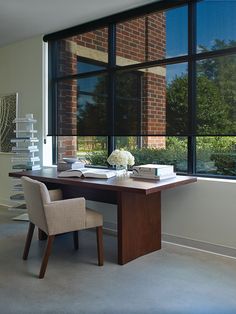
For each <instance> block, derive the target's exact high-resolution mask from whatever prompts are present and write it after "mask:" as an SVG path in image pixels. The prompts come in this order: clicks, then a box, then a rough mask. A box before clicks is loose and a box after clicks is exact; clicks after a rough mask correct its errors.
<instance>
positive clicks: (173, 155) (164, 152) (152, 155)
mask: <svg viewBox="0 0 236 314" xmlns="http://www.w3.org/2000/svg"><path fill="white" fill-rule="evenodd" d="M116 147H117V148H119V149H120V148H122V149H126V150H129V151H130V152H131V153H132V155H133V156H134V157H135V164H136V165H144V164H151V163H156V164H171V165H174V168H175V171H176V172H181V173H186V172H187V138H186V137H165V136H143V137H134V136H129V137H126V136H123V137H116Z"/></svg>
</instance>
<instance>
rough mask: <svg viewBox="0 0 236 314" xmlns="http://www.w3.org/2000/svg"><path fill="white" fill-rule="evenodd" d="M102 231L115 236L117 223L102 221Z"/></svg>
mask: <svg viewBox="0 0 236 314" xmlns="http://www.w3.org/2000/svg"><path fill="white" fill-rule="evenodd" d="M103 231H104V232H105V233H107V234H110V235H113V236H117V224H116V223H113V222H107V221H104V223H103Z"/></svg>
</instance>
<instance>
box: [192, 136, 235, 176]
mask: <svg viewBox="0 0 236 314" xmlns="http://www.w3.org/2000/svg"><path fill="white" fill-rule="evenodd" d="M196 154H197V173H198V174H208V175H209V174H211V175H224V176H235V175H236V137H233V136H224V137H219V136H217V137H197V150H196Z"/></svg>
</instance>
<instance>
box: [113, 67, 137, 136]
mask: <svg viewBox="0 0 236 314" xmlns="http://www.w3.org/2000/svg"><path fill="white" fill-rule="evenodd" d="M141 77H142V74H141V73H140V71H135V72H126V73H120V74H117V76H116V105H115V134H119V135H122V134H124V135H128V134H131V135H132V134H135V135H136V134H140V126H141V124H140V123H141V120H140V119H141V117H140V114H141Z"/></svg>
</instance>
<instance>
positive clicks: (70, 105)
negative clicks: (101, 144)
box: [58, 13, 166, 159]
mask: <svg viewBox="0 0 236 314" xmlns="http://www.w3.org/2000/svg"><path fill="white" fill-rule="evenodd" d="M116 37H117V46H116V54H117V64H118V65H120V66H122V65H126V64H133V63H140V62H145V61H153V60H157V59H163V58H164V57H165V46H166V42H165V38H166V34H165V16H164V14H163V13H156V14H151V15H148V16H145V17H141V18H136V19H133V20H129V21H126V22H123V23H120V24H118V25H117V32H116ZM107 52H108V30H107V28H104V29H99V30H96V31H93V32H88V33H84V34H82V35H78V36H74V37H71V38H68V39H66V40H61V41H60V42H59V56H58V58H59V64H60V68H59V75H60V76H64V75H70V74H76V73H77V70H78V69H77V57H78V56H82V57H86V58H88V59H94V60H97V61H102V62H107V60H108V53H107ZM140 71H142V72H143V76H142V86H143V89H142V133H143V134H145V133H146V134H150V133H152V132H153V133H155V134H156V133H158V134H164V133H165V128H166V122H165V116H166V112H165V108H166V94H165V90H166V78H165V67H156V68H150V69H147V70H145V69H143V70H140ZM77 96H78V95H77V83H76V80H74V81H71V80H69V81H68V82H67V81H63V83H62V82H61V83H60V84H59V93H58V104H59V105H58V110H59V112H58V113H59V116H60V119H61V122H63V123H60V125H62V130H60V131H63V132H64V134H66V133H67V132H66V131H67V130H68V129H73V130H75V132H76V123H77V119H76V112H77ZM78 110H79V108H78ZM58 143H59V144H58V158H59V159H61V158H62V157H63V156H66V155H67V156H69V155H76V151H77V147H76V137H59V139H58ZM143 144H144V145H145V146H146V147H147V146H148V147H164V146H165V138H164V137H151V136H149V137H145V138H144V143H143Z"/></svg>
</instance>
